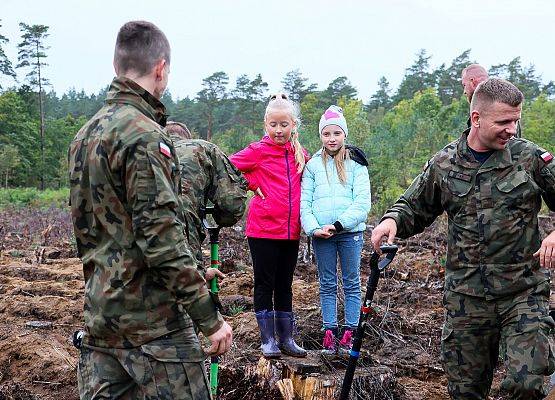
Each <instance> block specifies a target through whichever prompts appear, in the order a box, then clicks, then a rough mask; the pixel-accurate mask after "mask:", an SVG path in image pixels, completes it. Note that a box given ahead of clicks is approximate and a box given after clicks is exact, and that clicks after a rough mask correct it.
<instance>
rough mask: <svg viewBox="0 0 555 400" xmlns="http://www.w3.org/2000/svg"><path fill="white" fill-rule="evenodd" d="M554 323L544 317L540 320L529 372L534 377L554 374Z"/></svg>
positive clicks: (549, 318)
mask: <svg viewBox="0 0 555 400" xmlns="http://www.w3.org/2000/svg"><path fill="white" fill-rule="evenodd" d="M554 331H555V322H554V321H553V318H551V317H550V316H548V315H546V316H543V317H541V318H540V322H539V329H538V334H537V339H536V343H535V345H534V350H533V355H534V358H533V365H532V367H531V368H530V372H531V373H532V374H534V375H551V374H552V373H553V372H555V356H554V349H553V332H554Z"/></svg>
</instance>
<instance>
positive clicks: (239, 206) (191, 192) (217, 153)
mask: <svg viewBox="0 0 555 400" xmlns="http://www.w3.org/2000/svg"><path fill="white" fill-rule="evenodd" d="M170 137H171V139H172V140H173V144H174V147H175V152H176V153H177V157H178V158H179V164H180V168H181V196H182V201H183V213H184V215H185V220H186V222H187V238H188V240H189V244H190V247H191V249H192V251H193V253H194V254H195V257H196V258H197V261H198V265H199V266H200V267H202V266H203V261H202V250H201V245H202V242H203V240H204V238H205V236H206V234H205V231H204V227H203V224H202V216H201V208H203V207H206V205H207V203H208V202H211V203H212V204H213V205H214V214H213V217H214V220H215V221H216V223H217V224H218V225H219V226H232V225H234V224H236V223H237V221H239V219H241V217H242V216H243V214H244V213H245V201H246V199H247V185H248V183H247V181H246V180H245V178H243V176H242V175H241V172H239V171H238V170H237V169H236V168H235V167H234V166H233V164H231V162H230V161H229V160H228V158H227V156H226V155H225V154H224V153H223V152H222V151H221V150H220V149H219V148H218V146H216V145H215V144H213V143H210V142H207V141H205V140H200V139H183V138H181V137H180V136H178V135H175V134H172V135H170Z"/></svg>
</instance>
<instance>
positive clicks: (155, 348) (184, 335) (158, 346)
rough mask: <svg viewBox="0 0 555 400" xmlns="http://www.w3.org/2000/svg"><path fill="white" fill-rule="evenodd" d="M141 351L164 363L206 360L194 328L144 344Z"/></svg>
mask: <svg viewBox="0 0 555 400" xmlns="http://www.w3.org/2000/svg"><path fill="white" fill-rule="evenodd" d="M141 350H142V352H143V353H144V354H146V355H148V356H150V357H152V358H154V359H155V360H158V361H162V362H201V361H203V360H204V359H205V358H206V357H205V355H204V352H203V350H202V348H201V346H200V342H199V340H198V337H197V335H196V334H195V332H194V330H193V328H192V327H190V328H186V329H182V330H180V331H177V332H172V333H169V334H167V335H165V336H162V337H161V338H158V339H155V340H152V341H150V342H148V343H146V344H143V345H142V346H141Z"/></svg>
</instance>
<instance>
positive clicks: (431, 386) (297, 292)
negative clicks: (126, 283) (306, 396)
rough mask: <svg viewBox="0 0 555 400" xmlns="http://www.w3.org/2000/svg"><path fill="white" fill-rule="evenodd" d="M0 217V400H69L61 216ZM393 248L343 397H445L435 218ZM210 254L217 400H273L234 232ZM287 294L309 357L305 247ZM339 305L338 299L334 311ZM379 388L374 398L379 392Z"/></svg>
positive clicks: (73, 358)
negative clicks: (215, 289) (228, 328)
mask: <svg viewBox="0 0 555 400" xmlns="http://www.w3.org/2000/svg"><path fill="white" fill-rule="evenodd" d="M0 220H2V223H3V225H2V230H1V234H0V236H1V237H0V243H1V244H2V245H1V246H0V400H2V399H25V400H27V399H56V400H69V399H77V398H78V393H77V382H76V365H77V355H78V354H77V351H76V349H75V348H74V347H73V346H72V345H71V342H70V338H71V335H72V333H73V331H74V330H77V329H79V328H81V326H82V307H83V300H82V299H83V290H84V283H83V279H82V265H81V263H80V261H79V259H76V258H64V257H68V256H74V255H75V252H74V249H73V247H72V245H71V226H70V224H69V216H68V215H67V213H66V214H64V213H63V212H59V211H57V210H42V211H37V210H28V211H27V212H26V211H25V210H17V211H14V210H12V211H9V212H8V213H6V212H5V211H0ZM554 220H555V219H554V218H551V219H547V220H545V219H544V220H542V227H543V229H544V230H551V229H553V228H554V227H555V226H553V225H555V223H554V222H553V221H554ZM5 221H6V222H5ZM550 224H551V225H550ZM368 239H369V233H368V234H367V235H366V243H365V246H364V250H363V254H362V265H361V269H362V276H363V285H365V283H366V278H367V272H368V262H369V257H370V244H369V243H368ZM399 244H400V245H401V248H400V251H399V253H398V255H397V257H396V258H395V261H394V263H393V264H391V266H390V267H389V268H388V269H387V270H386V273H385V276H384V278H383V279H382V280H381V281H380V286H379V288H378V291H377V293H376V296H375V311H376V313H375V315H374V316H373V318H372V319H371V320H370V323H369V328H368V332H367V336H366V337H365V340H364V344H363V349H362V357H361V362H360V368H359V369H358V370H357V379H358V380H356V381H355V389H354V392H358V393H359V394H360V395H361V397H359V398H360V399H370V398H371V399H376V400H380V399H397V400H420V399H422V400H424V399H425V400H442V399H448V398H449V397H448V395H447V391H446V379H445V377H444V375H443V371H442V369H441V365H440V364H439V342H440V332H441V325H442V323H443V309H442V306H441V297H442V290H443V277H444V264H445V246H446V241H445V221H443V220H440V221H438V222H437V223H436V224H435V225H434V226H432V227H431V228H430V229H428V230H427V231H426V232H425V233H423V234H422V235H419V236H418V237H416V238H413V239H411V240H408V241H401V242H400V243H399ZM220 249H221V250H220V258H221V263H222V269H223V270H224V272H225V273H226V274H227V278H226V279H225V280H224V281H223V282H221V291H220V297H221V299H222V303H223V305H224V313H225V315H226V319H227V320H228V321H229V323H230V324H231V325H232V326H233V330H234V339H235V340H234V344H233V347H232V350H231V351H230V352H229V353H228V354H226V355H225V356H224V357H222V358H221V374H220V377H221V379H220V395H219V399H220V400H239V399H242V400H251V399H253V400H254V399H260V398H263V399H277V398H280V397H279V394H278V392H277V390H276V388H275V386H271V385H266V386H265V385H264V384H263V383H261V382H260V380H257V379H256V378H253V376H252V375H249V374H248V371H249V370H250V369H252V367H253V365H254V366H256V364H257V363H258V360H259V358H260V352H259V349H258V346H259V336H258V328H257V323H256V319H255V316H254V313H253V312H252V294H253V286H254V280H253V274H252V267H251V261H250V255H249V251H248V245H247V243H246V240H245V239H244V232H243V229H242V227H238V228H234V229H224V230H222V233H221V246H220ZM293 293H294V310H295V312H296V316H297V328H298V338H299V341H300V342H301V343H302V345H303V346H304V347H305V348H307V349H311V350H312V351H313V354H318V352H317V350H318V349H320V345H321V342H322V335H323V333H322V331H321V316H320V308H319V294H318V283H317V271H316V267H315V265H314V263H313V262H312V256H311V252H310V249H309V247H308V246H307V241H306V239H303V241H302V242H301V247H300V251H299V262H298V268H297V270H296V273H295V279H294V282H293ZM342 304H343V303H342V299H341V298H340V301H339V305H338V308H339V310H340V314H341V310H342ZM340 317H341V315H340ZM319 368H320V372H319V374H320V375H323V376H329V377H330V379H334V380H335V382H337V383H339V384H340V382H341V380H342V377H343V374H344V371H345V360H341V359H339V360H331V361H329V360H321V362H320V367H319ZM501 374H502V371H498V372H497V373H496V377H495V380H494V387H493V389H492V394H491V398H492V399H496V400H498V399H501V398H502V397H501V396H500V395H499V382H500V378H501ZM357 385H358V386H357ZM380 387H382V389H383V388H385V390H382V391H381V392H380V391H379V390H380ZM387 393H389V394H387Z"/></svg>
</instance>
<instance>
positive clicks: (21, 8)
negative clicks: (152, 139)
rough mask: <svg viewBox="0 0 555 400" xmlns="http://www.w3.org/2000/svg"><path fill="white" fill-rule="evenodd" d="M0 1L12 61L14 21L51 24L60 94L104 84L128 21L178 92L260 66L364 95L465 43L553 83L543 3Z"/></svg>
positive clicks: (554, 33)
mask: <svg viewBox="0 0 555 400" xmlns="http://www.w3.org/2000/svg"><path fill="white" fill-rule="evenodd" d="M0 8H1V11H0V18H1V19H2V21H1V24H2V27H1V28H0V34H2V35H4V36H6V37H7V38H8V39H9V40H10V43H8V44H6V45H4V48H5V51H6V53H7V54H8V56H9V58H10V59H11V60H12V63H14V64H15V63H16V59H17V49H16V46H17V44H18V43H19V42H20V40H21V38H20V31H19V25H18V24H19V22H25V23H27V24H44V25H48V26H49V27H50V30H49V33H50V37H49V38H48V39H47V44H48V45H49V46H50V50H48V63H49V64H50V65H49V67H48V68H47V70H46V75H47V77H48V78H49V79H50V82H51V84H52V86H53V88H54V90H55V91H56V92H57V93H59V94H60V93H63V92H65V91H67V90H68V89H69V88H71V87H74V88H76V89H78V90H80V89H85V91H86V92H88V93H90V92H97V91H98V90H99V89H100V88H102V87H104V86H105V85H107V84H108V83H109V82H110V80H111V79H112V77H113V69H112V52H113V47H114V43H115V38H116V34H117V31H118V29H119V28H120V26H121V25H122V24H123V23H125V22H126V21H129V20H133V19H145V20H149V21H152V22H154V23H155V24H156V25H158V26H159V27H160V28H161V29H162V30H163V31H164V32H165V33H166V35H167V37H168V39H169V41H170V44H171V46H172V62H171V67H172V68H171V74H170V84H169V89H170V91H171V93H172V95H173V96H174V97H180V98H183V97H185V96H191V97H194V96H195V94H196V93H197V92H198V91H199V90H200V88H201V84H202V79H203V78H205V77H207V76H208V75H210V74H211V73H213V72H215V71H225V72H226V73H227V74H228V75H229V77H230V83H231V85H230V87H233V85H234V83H235V79H236V78H237V76H239V75H241V74H248V75H249V76H250V77H251V78H252V77H254V76H255V75H256V74H257V73H261V74H262V77H263V78H264V79H265V80H266V81H267V82H268V83H269V87H270V91H277V90H279V89H280V87H281V83H280V81H281V79H282V78H283V76H284V75H285V73H286V72H288V71H290V70H293V69H296V68H299V69H300V71H301V72H302V73H303V74H304V75H305V76H306V77H308V78H309V79H310V81H311V82H314V83H317V84H318V85H319V88H320V89H324V88H325V87H326V86H327V85H328V83H329V82H330V81H332V80H333V79H334V78H336V77H338V76H341V75H345V76H347V77H348V78H349V80H350V81H351V83H352V84H353V85H354V86H355V87H356V88H357V89H358V91H359V98H361V99H363V100H365V101H367V100H368V99H369V97H370V96H371V95H372V93H373V92H374V91H375V90H376V87H377V81H378V79H379V78H380V77H381V76H385V77H386V78H387V79H388V80H389V81H390V83H391V86H392V87H393V88H396V87H397V85H398V84H399V83H400V81H401V79H402V77H403V74H404V72H405V69H406V68H407V67H408V66H409V65H410V64H411V63H412V62H413V61H414V59H415V54H416V53H417V51H418V50H419V49H422V48H423V49H426V50H427V52H428V54H430V55H432V59H431V63H432V66H433V67H437V66H438V65H440V64H441V63H446V64H449V63H450V62H451V60H452V59H453V58H454V57H456V56H457V55H459V54H460V53H462V52H463V51H464V50H466V49H469V48H470V49H472V52H471V58H472V59H474V60H476V61H478V62H479V63H481V64H483V65H484V66H486V67H487V68H489V67H490V66H491V65H495V64H499V63H506V62H508V61H510V60H512V59H513V58H514V57H517V56H520V57H521V59H522V62H523V64H524V65H528V64H531V63H532V64H534V65H535V66H536V69H537V71H538V72H539V73H540V74H541V75H542V77H543V80H544V82H547V81H549V80H555V51H554V50H553V42H554V41H555V2H553V1H552V0H527V1H523V0H503V1H502V0H498V1H488V0H480V1H478V0H467V1H464V2H463V1H450V0H443V1H440V0H427V1H423V0H422V1H420V0H414V1H409V0H383V1H370V0H367V1H362V0H360V1H350V0H343V1H328V0H321V1H307V0H296V1H294V0H293V1H289V0H270V1H264V0H227V1H223V0H222V1H211V0H196V1H168V0H166V1H159V2H155V1H142V0H134V1H129V0H112V1H100V0H99V1H93V0H79V1H76V0H56V1H54V0H43V1H29V0H17V1H15V0H2V1H1V6H0ZM23 76H24V74H23V71H19V79H20V80H22V79H23ZM2 83H3V85H4V86H6V85H8V86H9V85H10V84H13V81H11V82H10V81H9V80H6V79H2Z"/></svg>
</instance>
